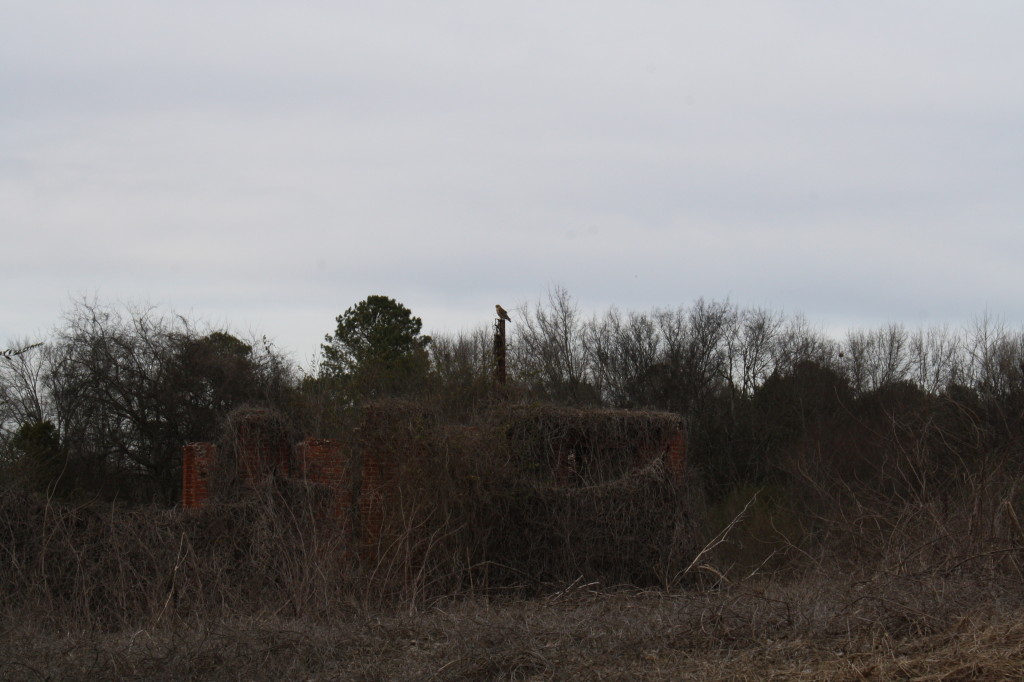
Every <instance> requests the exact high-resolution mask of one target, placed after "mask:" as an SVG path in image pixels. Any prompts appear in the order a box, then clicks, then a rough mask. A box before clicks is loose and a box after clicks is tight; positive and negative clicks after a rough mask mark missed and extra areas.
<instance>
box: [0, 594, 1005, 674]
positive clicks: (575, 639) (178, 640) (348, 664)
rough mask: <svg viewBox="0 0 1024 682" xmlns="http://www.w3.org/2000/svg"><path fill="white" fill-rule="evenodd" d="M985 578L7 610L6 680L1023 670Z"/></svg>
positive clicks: (3, 640)
mask: <svg viewBox="0 0 1024 682" xmlns="http://www.w3.org/2000/svg"><path fill="white" fill-rule="evenodd" d="M1019 591H1020V590H1019V585H1015V584H1012V582H1009V581H1007V582H1005V583H999V584H987V585H982V584H976V583H975V582H974V581H972V579H971V578H970V577H965V578H963V579H962V580H956V581H946V582H945V583H944V585H943V586H942V589H936V586H931V587H930V588H928V589H922V586H921V585H915V583H914V581H913V580H906V579H903V578H901V577H899V576H893V575H880V576H877V577H876V578H875V579H873V580H869V581H861V580H855V579H852V578H843V577H841V576H831V577H829V576H821V575H806V576H802V577H801V578H800V579H799V580H791V581H788V582H785V583H783V582H781V581H777V580H770V579H768V580H766V579H759V580H757V581H753V580H752V581H748V582H744V583H741V584H737V585H733V586H732V587H729V588H727V589H722V590H709V589H700V590H697V589H695V590H688V591H673V592H641V591H598V590H596V589H595V587H594V586H583V585H577V586H570V587H568V588H565V589H563V590H562V591H559V592H553V593H552V594H550V595H548V596H547V597H544V598H534V599H529V600H522V599H508V600H501V599H497V600H495V599H482V598H475V599H459V600H453V601H451V602H450V603H448V604H438V605H437V606H435V607H434V608H431V609H429V610H426V611H423V612H417V613H409V612H407V611H405V612H401V613H396V612H392V613H384V612H382V611H362V612H359V613H354V614H350V615H349V616H348V617H345V618H343V619H340V620H338V621H337V622H332V623H325V622H319V623H315V622H310V621H303V620H296V619H285V618H275V617H267V618H263V619H252V620H240V619H224V620H217V621H212V622H208V621H203V620H199V621H194V622H184V621H176V622H174V623H170V624H164V625H161V626H158V627H153V628H140V629H138V630H134V631H124V632H118V633H112V634H99V633H97V632H95V631H90V632H54V631H45V630H40V629H38V628H35V627H33V626H32V625H31V624H25V623H13V622H7V623H6V624H5V626H4V628H3V632H2V634H0V648H2V649H3V650H5V651H7V652H11V654H12V655H9V656H7V657H6V658H5V659H3V660H0V678H3V679H12V680H19V679H26V680H28V679H53V680H60V679H96V678H104V679H147V680H159V679H195V680H206V679H209V680H219V679H252V680H262V679H267V680H269V679H274V680H277V679H307V680H321V679H323V680H327V679H351V680H423V679H436V680H463V679H473V680H508V679H520V680H533V679H536V680H555V679H557V680H571V679H580V680H584V679H586V680H593V679H666V680H667V679H735V680H747V679H749V680H755V679H756V680H763V679H798V680H799V679H804V680H821V679H835V680H861V679H879V680H883V679H920V680H940V679H941V680H974V679H985V680H989V679H1020V677H1021V676H1022V675H1024V625H1021V623H1022V622H1024V601H1022V600H1021V598H1020V595H1019V594H1018V593H1019Z"/></svg>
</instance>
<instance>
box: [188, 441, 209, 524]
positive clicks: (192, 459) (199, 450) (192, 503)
mask: <svg viewBox="0 0 1024 682" xmlns="http://www.w3.org/2000/svg"><path fill="white" fill-rule="evenodd" d="M181 454H182V461H181V506H182V507H184V508H185V509H198V508H199V507H202V506H203V505H205V504H206V500H207V499H208V498H209V496H210V492H211V488H212V481H211V477H212V476H213V466H214V464H215V462H216V460H217V446H216V445H214V444H213V443H189V444H188V445H186V446H185V447H184V448H182V453H181Z"/></svg>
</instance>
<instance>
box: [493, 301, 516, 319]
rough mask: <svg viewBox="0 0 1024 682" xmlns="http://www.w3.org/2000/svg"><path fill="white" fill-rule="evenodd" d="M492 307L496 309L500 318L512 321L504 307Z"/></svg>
mask: <svg viewBox="0 0 1024 682" xmlns="http://www.w3.org/2000/svg"><path fill="white" fill-rule="evenodd" d="M494 309H495V310H497V311H498V317H500V318H501V319H503V320H506V321H508V322H511V321H512V318H511V317H509V316H508V312H507V311H506V310H505V309H504V308H502V307H501V306H500V305H496V306H494Z"/></svg>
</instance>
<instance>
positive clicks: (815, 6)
mask: <svg viewBox="0 0 1024 682" xmlns="http://www.w3.org/2000/svg"><path fill="white" fill-rule="evenodd" d="M1022 36H1024V3H1022V2H1020V0H1007V1H1005V2H1001V1H999V0H986V1H985V2H978V3H973V2H963V1H961V2H945V1H943V0H919V1H913V2H912V1H902V2H901V1H899V0H897V1H892V0H886V1H885V2H881V1H875V0H868V1H864V2H856V3H827V2H817V1H806V2H772V1H757V2H754V1H750V2H739V1H735V2H733V1H728V0H725V1H722V2H713V3H712V2H706V3H696V2H664V1H653V0H651V1H647V0H637V1H634V2H608V1H605V0H588V1H587V2H583V1H582V0H581V1H578V2H576V1H570V2H562V1H560V0H546V1H545V2H531V1H529V0H520V1H519V2H515V3H506V2H455V1H449V0H438V1H435V2H410V1H408V0H401V1H396V2H387V1H381V2H373V3H366V2H359V3H356V2H338V1H335V2H327V1H326V0H324V1H317V0H302V1H293V2H287V3H286V2H269V1H260V0H247V1H246V2H241V1H238V0H204V1H203V2H193V1H191V0H183V1H180V2H157V1H155V0H121V1H115V0H89V2H70V1H69V2H59V1H50V0H38V1H36V2H23V1H20V2H14V1H9V0H0V237H2V242H0V272H2V283H3V293H2V300H3V315H2V316H0V346H2V345H4V344H5V342H10V341H11V340H16V339H24V338H27V337H31V338H33V339H34V338H35V337H44V336H45V334H46V331H47V330H49V329H51V328H52V327H53V326H54V325H56V324H58V323H59V321H60V315H61V311H62V310H66V309H67V308H68V307H69V306H70V302H71V300H72V299H74V298H81V297H83V296H85V297H88V298H97V299H99V300H100V301H101V302H110V303H114V302H125V301H128V302H137V303H149V304H154V305H157V306H159V307H161V308H166V309H173V310H174V311H177V312H180V313H185V314H187V315H189V316H191V317H194V318H196V319H200V320H206V321H208V322H210V323H213V324H217V325H227V326H229V327H230V328H232V329H233V330H235V331H238V332H250V331H252V332H256V333H260V334H266V335H267V336H268V337H270V338H272V339H274V340H276V341H277V342H278V344H279V345H280V346H282V347H284V348H286V349H288V350H290V351H292V352H293V353H294V357H295V358H296V360H298V361H300V362H305V361H306V360H308V359H309V358H310V357H311V356H312V355H313V353H314V351H315V350H316V348H317V346H318V344H319V342H320V340H321V339H322V337H323V335H324V334H325V333H327V332H329V331H331V330H332V329H333V321H334V317H335V316H336V315H338V314H339V313H341V312H342V311H344V310H345V309H346V308H347V307H349V306H351V305H352V304H354V303H356V302H358V301H359V300H361V299H363V298H365V297H366V296H367V295H370V294H385V295H389V296H392V297H395V298H397V299H398V300H400V301H401V302H403V303H404V304H406V305H407V306H409V307H410V308H411V309H412V310H413V312H414V313H415V314H417V315H419V316H420V317H422V318H423V321H424V326H425V329H426V330H427V331H429V332H435V333H437V332H444V331H449V332H451V331H457V330H460V329H470V328H473V327H476V326H479V325H484V324H488V323H489V321H490V319H491V317H492V313H493V306H494V303H497V302H500V303H502V304H503V305H504V306H505V307H506V308H509V309H513V308H514V307H516V306H517V305H520V304H521V303H524V302H533V301H536V300H537V299H538V298H540V297H542V296H544V295H545V292H546V291H547V290H548V288H550V287H552V286H563V287H565V288H566V289H568V291H569V292H570V293H571V294H572V295H573V296H574V297H575V298H576V299H577V300H578V302H579V304H580V307H581V308H582V309H583V310H584V311H586V312H588V313H589V312H603V311H604V310H606V309H607V308H608V307H610V306H613V305H614V306H618V307H619V308H621V309H627V310H629V309H636V310H649V309H651V308H654V307H665V306H672V307H675V306H678V305H689V304H690V303H691V302H692V301H694V300H695V299H697V298H701V297H703V298H705V299H725V298H729V299H730V300H732V301H734V302H736V303H738V304H740V305H743V306H745V307H746V306H759V307H766V308H770V309H773V310H778V311H780V312H785V313H802V314H804V315H805V316H806V317H807V319H808V321H809V322H811V323H812V324H815V325H821V326H823V327H827V328H830V329H847V328H851V327H858V326H864V327H873V326H876V325H879V324H882V323H886V322H902V323H905V324H906V325H908V326H910V327H918V326H923V325H931V324H940V323H950V324H952V325H958V324H962V323H966V322H968V321H970V320H971V319H972V318H974V317H977V316H979V315H981V314H983V313H985V312H986V311H987V312H988V313H989V314H993V315H996V316H999V317H1001V318H1002V319H1003V320H1004V321H1005V322H1006V323H1007V324H1008V325H1010V326H1011V327H1015V328H1016V327H1020V326H1021V325H1022V324H1024V295H1022V294H1024V269H1022V267H1021V266H1022V264H1024V40H1022Z"/></svg>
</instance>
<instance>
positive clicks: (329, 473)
mask: <svg viewBox="0 0 1024 682" xmlns="http://www.w3.org/2000/svg"><path fill="white" fill-rule="evenodd" d="M353 464H354V462H353V461H352V457H351V456H350V455H349V453H346V452H344V451H343V450H342V448H341V443H340V442H339V441H336V440H333V439H330V438H306V439H305V440H303V441H301V442H300V443H299V444H298V445H296V446H295V473H296V475H297V476H298V477H300V478H302V479H304V480H306V481H309V482H310V483H317V484H319V485H324V486H327V487H328V488H330V489H331V490H332V491H333V493H334V515H335V517H336V518H338V519H341V520H342V522H343V523H345V524H346V525H348V523H349V522H350V521H351V518H350V517H351V511H352V493H353V489H352V487H353V483H354V477H353V474H354V471H353Z"/></svg>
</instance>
